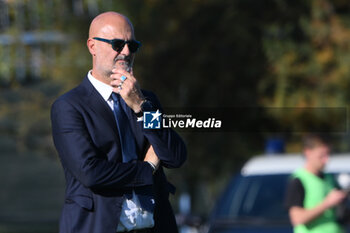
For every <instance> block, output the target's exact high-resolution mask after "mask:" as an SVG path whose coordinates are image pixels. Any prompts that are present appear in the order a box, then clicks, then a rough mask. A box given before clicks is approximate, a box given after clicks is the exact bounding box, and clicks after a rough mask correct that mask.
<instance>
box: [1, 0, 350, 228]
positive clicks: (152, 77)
mask: <svg viewBox="0 0 350 233" xmlns="http://www.w3.org/2000/svg"><path fill="white" fill-rule="evenodd" d="M104 11H118V12H121V13H123V14H125V15H126V16H127V17H129V18H130V19H131V21H132V22H133V24H134V27H135V32H136V38H137V39H138V40H140V41H141V42H142V44H143V46H142V48H141V50H140V52H139V53H138V54H137V56H136V60H135V66H134V73H135V76H136V77H138V79H139V82H140V85H141V87H142V88H144V89H148V90H152V91H154V92H155V93H157V95H158V97H159V99H160V100H161V103H162V105H163V106H164V107H189V108H191V107H208V108H213V110H214V111H215V108H219V107H226V108H229V107H231V108H230V109H231V110H232V111H228V112H227V114H228V115H230V114H232V116H233V117H234V115H237V114H240V113H239V112H238V111H235V108H237V109H239V107H252V108H255V107H257V108H258V107H259V108H271V107H272V108H281V107H292V108H296V109H299V110H298V111H293V112H292V113H291V114H288V115H287V116H286V115H284V117H283V119H281V122H282V124H283V122H285V124H288V125H289V126H290V127H288V130H283V131H278V130H277V131H276V130H275V131H274V132H268V130H267V131H264V130H262V129H263V128H264V125H263V124H264V121H261V119H259V118H255V117H254V115H252V116H248V117H246V118H244V119H243V120H244V121H243V120H242V122H238V124H245V125H250V126H253V128H256V131H254V130H253V131H252V130H249V132H245V131H244V130H241V131H239V132H237V131H236V132H179V133H180V134H181V136H182V137H183V138H184V140H185V142H186V144H187V146H188V160H187V162H186V164H185V165H184V166H183V167H182V168H181V169H178V170H175V171H167V173H168V177H169V180H170V182H171V183H173V184H174V185H175V186H176V187H177V193H176V195H175V196H174V197H172V198H171V201H172V203H173V207H174V209H175V212H176V213H179V211H180V210H181V211H182V212H184V213H191V214H193V215H196V216H200V217H201V218H202V219H204V220H205V219H207V218H208V217H209V215H210V211H211V210H212V208H213V205H214V203H215V200H216V199H217V197H218V195H219V193H220V192H221V191H222V189H223V187H224V186H225V184H226V183H227V182H228V180H229V179H230V178H231V176H232V174H234V173H235V172H237V171H238V170H239V168H240V167H241V166H242V165H243V164H244V162H245V161H247V160H248V159H249V158H250V157H251V156H253V155H256V154H262V153H265V150H267V149H268V144H266V142H267V141H268V140H270V139H271V138H277V139H281V140H282V141H283V143H284V145H285V147H284V151H285V152H299V151H300V149H301V147H300V135H301V134H302V132H301V131H296V130H295V129H297V128H298V127H299V128H300V125H305V124H316V125H317V124H321V123H322V127H323V128H322V129H323V131H324V132H326V133H329V134H330V135H331V136H332V137H333V139H334V150H335V151H338V152H345V151H349V149H350V143H349V142H350V141H349V140H350V138H349V134H348V132H347V128H346V129H345V130H338V131H337V130H335V131H334V127H333V126H334V125H337V124H338V123H339V122H337V120H336V119H334V118H332V117H329V116H327V114H326V115H325V116H323V118H322V119H316V120H315V119H313V118H312V117H308V115H307V114H306V115H303V111H304V109H306V108H324V109H333V108H338V107H340V108H347V106H348V103H349V102H350V91H349V89H350V66H349V64H350V3H349V1H347V0H333V1H330V0H310V1H304V0H294V1H281V0H178V1H170V0H145V1H137V0H128V1H117V0H0V187H1V189H0V232H57V226H58V218H59V214H60V209H61V206H62V204H63V193H64V178H63V172H62V170H61V167H60V163H59V160H58V156H57V153H56V151H55V149H54V147H53V143H52V138H51V126H50V106H51V104H52V103H53V101H54V100H55V99H56V98H57V97H58V96H59V95H60V94H63V93H64V92H66V91H68V90H69V89H71V88H73V87H74V86H76V85H77V84H79V83H80V81H81V80H82V79H83V78H84V76H85V75H86V74H87V72H88V70H89V69H90V68H91V57H90V54H89V53H88V50H87V48H86V40H87V37H88V27H89V24H90V22H91V20H92V19H93V18H94V17H95V16H96V15H98V14H99V13H101V12H104ZM273 114H277V115H278V114H279V113H276V112H275V113H273ZM240 119H242V118H240ZM294 119H298V120H297V121H295V120H294ZM291 123H292V124H291ZM344 124H345V125H346V126H347V119H345V122H344ZM180 199H181V200H182V201H181V203H182V204H181V205H179V204H178V203H179V200H180ZM31 229H33V230H31Z"/></svg>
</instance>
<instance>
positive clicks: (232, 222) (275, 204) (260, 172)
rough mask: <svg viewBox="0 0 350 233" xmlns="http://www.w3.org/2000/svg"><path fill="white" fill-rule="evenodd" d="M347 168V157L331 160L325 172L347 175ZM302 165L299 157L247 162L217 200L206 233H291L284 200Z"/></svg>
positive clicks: (349, 159) (275, 157)
mask: <svg viewBox="0 0 350 233" xmlns="http://www.w3.org/2000/svg"><path fill="white" fill-rule="evenodd" d="M348 164H350V156H349V155H341V156H333V157H331V158H330V161H329V163H328V165H327V167H326V172H329V173H334V174H335V175H336V176H337V175H338V174H340V173H342V174H343V173H344V174H348V173H350V166H348ZM302 165H303V158H302V156H300V155H288V156H287V155H281V156H259V157H255V158H253V159H251V160H249V161H248V162H247V163H246V165H245V166H244V167H243V168H242V170H241V172H240V174H237V175H236V176H234V178H233V179H232V180H231V182H230V183H229V184H228V186H227V188H226V190H225V191H224V192H223V194H222V196H221V197H220V199H219V200H218V202H217V204H216V206H215V208H214V211H213V213H212V215H211V219H210V223H209V233H238V232H239V233H267V232H268V233H292V232H293V228H292V225H291V224H290V221H289V217H288V211H287V210H286V208H285V207H284V197H285V191H286V188H287V183H288V179H289V177H290V174H291V173H292V172H293V171H294V170H295V169H297V168H299V167H301V166H302ZM349 180H350V178H349Z"/></svg>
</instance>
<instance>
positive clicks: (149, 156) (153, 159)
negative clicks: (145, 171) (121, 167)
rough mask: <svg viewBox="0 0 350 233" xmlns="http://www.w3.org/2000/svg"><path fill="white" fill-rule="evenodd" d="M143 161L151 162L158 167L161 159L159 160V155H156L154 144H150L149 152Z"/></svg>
mask: <svg viewBox="0 0 350 233" xmlns="http://www.w3.org/2000/svg"><path fill="white" fill-rule="evenodd" d="M143 161H145V162H151V163H152V164H153V165H154V166H156V168H158V166H159V163H160V160H159V158H158V156H157V155H156V153H155V152H154V150H153V147H152V146H150V147H149V148H148V150H147V153H146V155H145V159H144V160H143Z"/></svg>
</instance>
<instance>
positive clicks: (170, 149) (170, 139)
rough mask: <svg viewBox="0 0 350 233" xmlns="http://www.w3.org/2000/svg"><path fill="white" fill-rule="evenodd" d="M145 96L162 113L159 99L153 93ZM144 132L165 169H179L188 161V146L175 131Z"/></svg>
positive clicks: (145, 130) (165, 129) (148, 130)
mask: <svg viewBox="0 0 350 233" xmlns="http://www.w3.org/2000/svg"><path fill="white" fill-rule="evenodd" d="M144 94H145V95H146V98H147V99H149V100H150V101H151V102H152V103H153V104H154V105H155V107H156V108H157V109H160V111H161V112H162V107H161V105H160V102H159V100H158V98H157V97H156V96H155V95H154V94H153V93H151V92H146V93H144ZM143 132H144V135H145V137H146V138H147V140H148V141H149V143H150V144H151V145H152V146H153V149H154V152H155V153H156V154H157V156H158V158H159V159H160V160H161V164H162V165H163V166H164V167H167V168H178V167H180V166H181V165H182V164H183V163H184V162H185V161H186V157H187V149H186V145H185V143H184V142H183V140H182V139H181V137H180V136H179V135H178V134H177V133H176V132H175V131H174V130H173V129H170V128H162V129H143Z"/></svg>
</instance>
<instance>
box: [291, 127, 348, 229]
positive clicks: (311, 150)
mask: <svg viewBox="0 0 350 233" xmlns="http://www.w3.org/2000/svg"><path fill="white" fill-rule="evenodd" d="M303 154H304V156H305V164H304V166H303V167H302V168H299V169H297V170H296V171H295V172H294V173H293V174H292V177H291V180H290V182H289V184H288V189H287V195H286V206H287V208H288V212H289V218H290V221H291V223H292V225H293V229H294V233H343V232H345V231H344V229H343V227H342V225H341V224H340V223H339V222H338V221H337V217H336V213H335V207H336V206H337V205H339V204H340V203H341V202H342V201H343V200H344V199H345V198H346V193H345V192H344V191H341V190H339V189H337V185H336V182H335V181H334V178H333V176H332V175H330V174H325V173H323V169H324V167H325V165H326V164H327V161H328V158H329V154H330V144H329V143H328V140H327V139H326V138H325V137H323V136H322V135H317V134H309V135H307V136H305V137H304V138H303Z"/></svg>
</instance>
